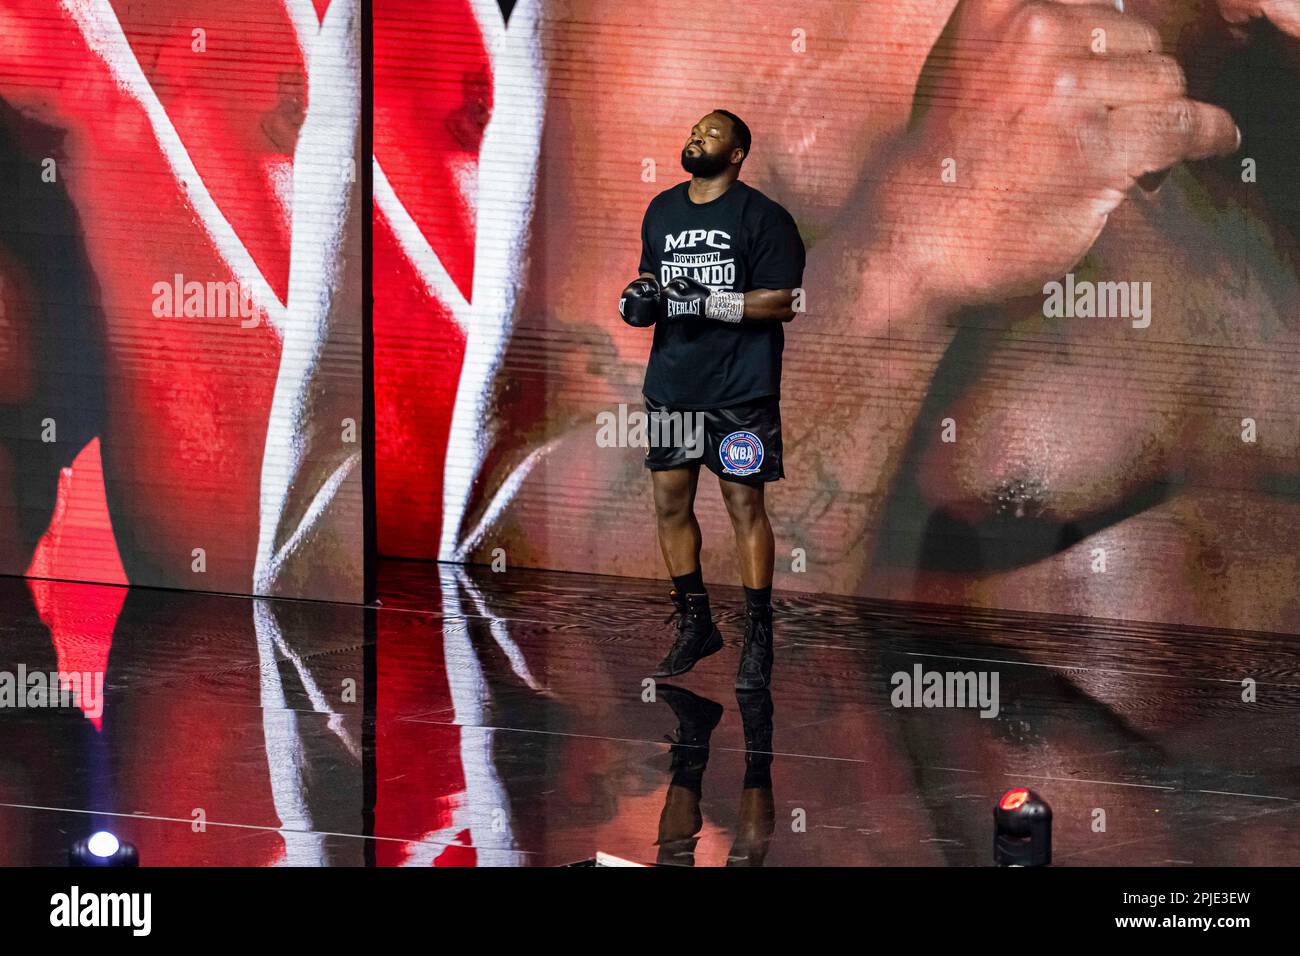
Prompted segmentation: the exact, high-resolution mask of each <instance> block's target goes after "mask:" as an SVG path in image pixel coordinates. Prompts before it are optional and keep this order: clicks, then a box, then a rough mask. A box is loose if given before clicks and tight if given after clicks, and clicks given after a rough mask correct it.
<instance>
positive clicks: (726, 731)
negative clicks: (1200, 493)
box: [0, 562, 1300, 912]
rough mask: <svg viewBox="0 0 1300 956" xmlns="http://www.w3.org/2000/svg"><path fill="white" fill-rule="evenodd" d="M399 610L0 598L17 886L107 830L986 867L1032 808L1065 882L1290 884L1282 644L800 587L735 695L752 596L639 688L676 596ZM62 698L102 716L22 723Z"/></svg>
mask: <svg viewBox="0 0 1300 956" xmlns="http://www.w3.org/2000/svg"><path fill="white" fill-rule="evenodd" d="M379 584H380V595H381V601H382V606H380V607H378V608H359V607H355V606H348V605H331V604H322V603H312V602H301V601H255V600H250V599H248V598H244V597H235V596H226V595H211V594H194V593H182V592H168V591H152V590H145V589H130V590H126V589H121V588H113V587H100V586H93V585H84V584H69V583H56V582H33V581H26V580H21V579H12V578H6V579H0V606H2V611H0V621H3V624H2V625H0V695H2V694H3V690H4V684H3V681H4V677H3V675H5V674H8V675H11V676H10V677H9V681H10V684H11V686H17V685H16V683H15V682H16V681H17V679H18V677H19V675H22V676H23V677H24V680H25V686H26V687H27V688H28V693H27V694H26V695H25V696H23V697H22V699H21V700H18V699H16V698H14V697H11V698H10V699H8V700H7V702H6V703H5V704H4V706H0V837H2V838H0V864H2V865H7V866H28V865H46V866H63V865H66V863H67V861H68V852H69V848H70V846H72V844H74V843H75V842H76V841H78V840H81V839H84V838H86V837H88V836H89V835H90V834H91V833H93V832H95V831H97V830H110V831H112V832H113V833H115V834H116V835H117V836H118V837H120V838H121V839H122V840H124V841H127V842H129V843H130V844H132V845H133V846H134V847H135V848H136V850H137V851H138V856H139V863H140V866H141V871H140V872H141V873H143V872H144V871H145V870H147V869H148V868H150V867H158V866H173V867H174V866H181V867H190V866H214V865H222V866H256V867H262V866H272V865H294V866H382V867H396V866H409V867H430V866H433V867H465V866H479V867H483V866H520V867H566V866H569V865H571V864H574V863H579V862H582V861H588V860H594V859H595V857H596V854H597V853H598V852H600V853H603V854H609V855H611V856H613V857H617V858H621V859H622V860H625V861H630V862H632V863H639V864H661V866H660V867H658V869H660V870H662V869H663V867H678V868H680V867H691V866H695V867H722V866H732V867H759V866H763V867H791V866H889V867H916V866H925V867H937V866H945V867H989V866H991V865H992V864H993V862H994V860H993V844H994V829H993V828H994V819H993V808H994V805H995V804H996V803H997V802H998V801H999V799H1000V798H1001V797H1002V795H1003V794H1004V793H1006V792H1007V791H1008V790H1010V789H1012V788H1014V787H1017V786H1024V787H1028V788H1031V789H1032V790H1033V791H1034V792H1035V793H1037V794H1039V795H1041V797H1042V799H1043V800H1045V801H1046V802H1047V804H1049V805H1050V807H1051V810H1052V827H1051V837H1052V845H1051V860H1052V866H1053V868H1054V869H1056V868H1077V867H1135V866H1156V867H1192V866H1195V867H1209V866H1294V865H1296V864H1297V863H1300V769H1298V768H1297V761H1296V759H1295V740H1296V737H1295V730H1296V714H1297V705H1300V677H1298V676H1297V668H1296V638H1294V637H1285V636H1269V635H1262V634H1251V633H1223V632H1209V631H1197V630H1193V629H1188V628H1166V627H1159V626H1155V625H1145V624H1143V625H1138V624H1131V625H1120V624H1105V623H1099V622H1096V621H1085V620H1078V619H1067V618H1059V617H1058V618H1050V617H1038V616H1027V615H1023V614H1011V613H994V612H983V611H981V612H970V611H961V610H955V609H943V608H934V607H922V606H916V605H900V604H891V603H886V602H870V601H854V600H849V599H840V598H823V597H805V596H798V595H791V594H789V593H786V594H780V593H778V595H777V609H776V653H777V664H776V679H775V683H774V686H773V687H772V689H771V692H770V694H748V695H745V694H742V695H737V693H736V692H735V691H734V690H733V688H732V682H733V679H734V676H735V668H736V663H737V654H738V644H739V640H740V636H741V628H742V615H741V613H740V612H741V597H740V593H739V589H737V588H723V587H713V588H711V593H712V595H713V602H714V608H715V612H716V613H717V617H718V619H719V624H720V626H721V628H722V631H723V635H724V637H725V639H726V646H725V647H724V649H723V650H722V651H721V652H720V653H718V654H717V655H715V656H714V657H711V658H709V659H707V660H706V661H704V662H703V663H701V664H700V665H699V667H697V668H696V670H695V671H693V672H692V673H690V674H687V675H684V676H683V677H681V678H678V679H675V680H673V681H669V682H664V681H660V682H651V681H648V680H647V676H648V674H649V673H650V672H651V670H652V668H653V666H654V664H655V663H656V662H657V661H658V660H659V658H660V657H661V656H662V655H663V653H664V652H665V651H666V649H667V647H668V645H669V643H670V641H671V636H670V634H669V632H668V630H667V625H666V624H665V623H664V619H665V617H666V616H667V614H668V611H669V610H670V607H669V604H668V601H667V598H666V587H665V586H664V585H663V584H662V583H660V582H654V581H638V580H627V579H619V578H611V577H592V576H584V575H574V574H558V573H544V572H532V571H513V570H512V571H509V572H507V573H501V574H494V573H492V572H491V571H490V570H488V569H486V568H471V569H465V568H459V567H450V566H438V565H430V564H420V563H413V562H386V563H384V564H383V565H382V567H381V569H380V575H379ZM59 670H62V671H64V672H65V673H68V672H73V671H75V672H78V673H85V674H88V675H91V676H90V678H89V679H90V681H91V685H90V686H92V687H93V682H94V680H95V675H97V674H98V675H100V676H101V677H102V679H103V696H102V699H87V698H85V697H83V698H81V699H78V700H76V701H63V703H68V704H71V706H64V707H51V706H49V703H50V701H49V700H48V699H47V700H46V701H45V703H44V704H42V703H41V701H40V699H39V697H35V698H34V697H32V694H31V688H32V687H33V686H35V685H33V684H32V681H33V677H32V675H34V674H48V673H50V672H54V671H59ZM936 675H937V676H936ZM994 681H996V684H995V683H994ZM1243 682H1246V683H1245V684H1243ZM1252 682H1253V683H1252ZM37 683H39V680H37ZM56 683H57V681H56ZM963 689H964V691H969V693H968V694H967V696H966V698H965V699H960V698H959V696H958V692H959V691H963ZM981 691H983V695H982V697H981V693H980V692H981ZM92 696H93V695H92ZM1243 698H1244V699H1243ZM56 703H58V702H57V701H56ZM935 704H938V705H941V706H935ZM1220 882H1223V881H1220ZM1230 882H1231V881H1230V880H1228V881H1227V882H1224V885H1222V886H1219V885H1216V886H1213V887H1206V889H1207V890H1214V891H1217V890H1225V891H1226V890H1231V889H1232V887H1230V886H1228V885H1227V883H1230ZM1135 885H1136V884H1135ZM1117 912H1118V910H1117Z"/></svg>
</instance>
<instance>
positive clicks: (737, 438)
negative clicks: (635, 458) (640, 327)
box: [645, 395, 785, 485]
mask: <svg viewBox="0 0 1300 956" xmlns="http://www.w3.org/2000/svg"><path fill="white" fill-rule="evenodd" d="M645 408H646V414H647V417H648V418H649V423H648V432H649V435H648V438H649V447H648V448H647V449H646V455H645V466H646V467H647V468H649V469H650V470H651V471H668V470H669V469H672V468H688V467H690V466H691V465H699V464H703V465H705V466H706V467H707V468H708V469H709V471H711V472H713V473H714V474H715V475H717V476H718V477H719V478H721V479H722V480H723V481H735V482H739V483H741V484H747V485H757V484H762V483H763V482H767V481H779V480H780V479H782V478H784V477H785V468H784V467H783V466H782V463H781V400H780V399H779V398H777V397H776V396H774V395H773V396H769V397H767V398H760V399H757V400H755V401H753V402H746V403H745V404H743V405H732V406H730V407H728V408H715V409H711V410H709V411H686V410H680V411H679V410H676V409H671V408H668V407H667V406H665V405H661V404H660V403H658V402H656V401H655V400H654V399H652V398H650V397H649V396H646V400H645Z"/></svg>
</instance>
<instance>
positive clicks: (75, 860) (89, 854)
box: [68, 830, 140, 867]
mask: <svg viewBox="0 0 1300 956" xmlns="http://www.w3.org/2000/svg"><path fill="white" fill-rule="evenodd" d="M68 863H69V864H70V865H71V866H103V867H108V866H139V865H140V854H139V853H137V852H136V849H135V847H133V846H132V845H131V844H129V843H123V842H122V841H121V840H119V839H118V838H117V837H116V836H114V835H113V834H112V833H109V832H108V831H107V830H99V831H98V832H96V833H92V834H91V835H90V836H89V837H87V838H86V839H84V840H78V841H77V842H76V843H74V844H72V848H71V849H70V850H68Z"/></svg>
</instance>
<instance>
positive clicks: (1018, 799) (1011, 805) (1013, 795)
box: [999, 787, 1029, 810]
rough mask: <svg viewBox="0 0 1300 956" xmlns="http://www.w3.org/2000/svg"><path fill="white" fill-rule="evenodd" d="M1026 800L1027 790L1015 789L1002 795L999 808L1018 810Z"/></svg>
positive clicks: (1022, 788) (1027, 796)
mask: <svg viewBox="0 0 1300 956" xmlns="http://www.w3.org/2000/svg"><path fill="white" fill-rule="evenodd" d="M1028 799H1029V790H1028V788H1026V787H1016V788H1015V789H1014V790H1008V791H1007V792H1006V793H1004V794H1003V795H1002V801H1001V803H1000V804H999V806H1001V807H1002V809H1003V810H1019V809H1020V807H1021V806H1023V805H1024V802H1025V801H1026V800H1028Z"/></svg>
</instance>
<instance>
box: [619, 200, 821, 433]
mask: <svg viewBox="0 0 1300 956" xmlns="http://www.w3.org/2000/svg"><path fill="white" fill-rule="evenodd" d="M689 185H690V183H689V182H684V183H679V184H678V185H676V186H673V187H672V188H671V189H666V190H664V191H663V192H661V193H660V194H659V195H658V196H656V197H655V198H654V199H652V200H651V201H650V206H649V207H648V208H647V209H646V212H645V219H644V220H643V221H642V223H641V271H642V272H648V273H651V274H653V275H654V276H655V278H657V279H658V280H659V282H660V283H662V284H666V283H667V282H669V281H670V280H672V279H674V278H675V277H677V276H679V275H687V276H690V277H691V278H692V279H695V280H696V281H698V282H701V283H703V284H704V285H706V286H708V287H709V288H710V289H711V290H713V291H714V292H749V291H750V290H751V289H794V288H798V287H799V285H800V284H801V283H802V282H803V268H804V248H803V240H802V239H800V238H799V230H798V229H797V228H796V227H795V224H794V219H793V218H792V217H791V216H790V214H789V213H788V212H786V211H785V209H783V208H782V207H781V206H780V205H779V204H777V203H775V202H773V201H772V200H771V199H768V198H767V197H766V196H764V195H763V194H762V193H761V192H759V191H758V190H757V189H753V188H752V187H750V186H747V185H745V184H744V183H743V182H740V181H739V180H737V181H736V182H735V183H733V184H732V186H731V188H730V189H728V190H727V191H726V192H725V193H723V194H722V195H721V196H719V197H718V198H717V199H714V200H711V201H710V202H706V203H694V202H691V199H690V197H689V196H688V195H687V187H689ZM783 325H784V323H781V322H776V321H771V322H769V321H750V320H742V321H741V322H738V323H735V324H732V323H728V322H718V321H714V320H710V319H685V320H665V321H662V322H659V323H657V324H656V325H655V338H654V345H653V346H652V347H651V349H650V362H649V364H648V365H647V366H646V372H645V385H644V386H643V388H642V392H644V393H645V395H646V396H647V397H648V398H652V399H654V400H655V401H657V402H659V403H660V404H662V405H667V406H669V407H670V408H681V409H691V410H707V409H711V408H725V407H727V406H729V405H740V404H742V403H744V402H749V401H753V400H755V399H758V398H763V397H765V396H769V395H774V396H778V397H779V396H780V394H781V350H782V349H783V348H784V347H785V331H784V329H783V328H782V326H783Z"/></svg>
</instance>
